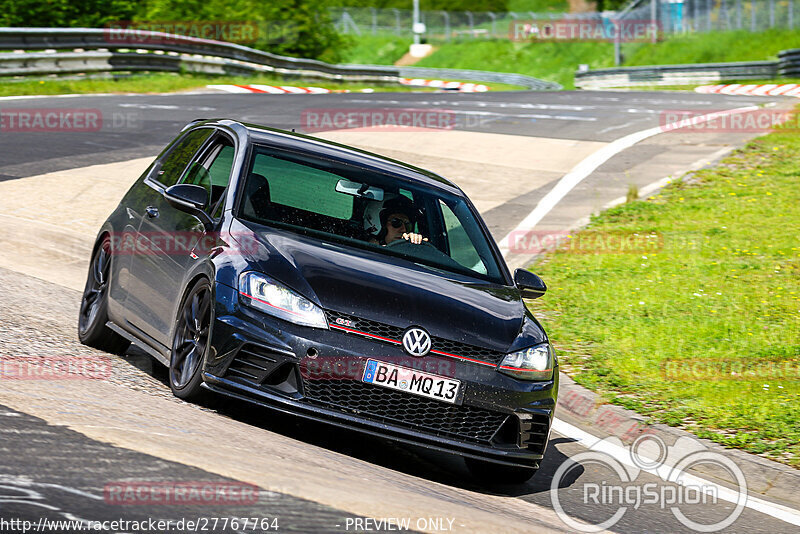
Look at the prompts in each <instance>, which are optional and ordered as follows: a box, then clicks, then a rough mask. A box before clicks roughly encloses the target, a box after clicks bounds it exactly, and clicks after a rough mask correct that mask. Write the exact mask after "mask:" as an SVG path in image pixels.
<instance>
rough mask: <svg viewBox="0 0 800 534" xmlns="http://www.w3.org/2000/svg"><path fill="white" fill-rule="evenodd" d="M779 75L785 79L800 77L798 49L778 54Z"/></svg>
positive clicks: (799, 54) (799, 50) (799, 53)
mask: <svg viewBox="0 0 800 534" xmlns="http://www.w3.org/2000/svg"><path fill="white" fill-rule="evenodd" d="M778 59H779V60H780V67H779V71H780V75H781V76H784V77H787V78H796V77H798V76H800V48H794V49H792V50H784V51H783V52H781V53H779V54H778Z"/></svg>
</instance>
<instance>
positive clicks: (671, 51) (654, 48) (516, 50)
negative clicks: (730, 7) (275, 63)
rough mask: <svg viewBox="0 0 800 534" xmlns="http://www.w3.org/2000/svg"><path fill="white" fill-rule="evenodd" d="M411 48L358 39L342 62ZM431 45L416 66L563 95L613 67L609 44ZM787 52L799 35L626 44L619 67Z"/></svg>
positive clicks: (392, 56) (388, 56) (718, 35)
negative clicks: (542, 85)
mask: <svg viewBox="0 0 800 534" xmlns="http://www.w3.org/2000/svg"><path fill="white" fill-rule="evenodd" d="M410 42H411V41H410V40H409V39H400V38H397V37H385V36H362V37H360V38H359V41H358V42H357V44H356V45H355V47H354V48H352V49H351V50H350V51H349V52H347V53H345V61H346V62H348V63H380V64H391V63H394V62H395V61H397V60H398V59H400V57H402V55H403V54H404V53H405V52H406V51H407V49H408V44H410ZM432 44H434V46H437V47H438V50H437V51H436V52H434V53H433V54H432V55H431V56H429V57H427V58H424V59H422V60H421V61H420V62H419V63H417V64H416V66H419V67H440V68H455V69H476V70H489V71H499V72H516V73H520V74H526V75H528V76H534V77H537V78H542V79H544V80H550V81H555V82H558V83H560V84H561V85H563V86H564V88H565V89H572V88H574V83H573V82H574V74H575V71H576V70H577V69H578V65H580V64H582V63H583V64H587V65H589V68H591V69H601V68H608V67H613V66H614V48H613V45H612V44H611V43H600V42H554V41H550V42H531V43H514V42H511V41H509V40H506V39H486V40H471V39H464V40H460V41H451V42H433V43H432ZM789 48H800V31H790V30H769V31H765V32H761V33H750V32H746V31H732V32H712V33H699V34H692V35H687V36H679V37H672V38H670V39H667V40H665V41H662V42H660V43H657V44H652V43H627V44H625V45H623V52H624V55H625V63H624V65H625V66H636V65H668V64H682V63H709V62H710V63H714V62H728V61H756V60H770V59H775V58H776V57H777V54H778V52H779V51H781V50H786V49H789Z"/></svg>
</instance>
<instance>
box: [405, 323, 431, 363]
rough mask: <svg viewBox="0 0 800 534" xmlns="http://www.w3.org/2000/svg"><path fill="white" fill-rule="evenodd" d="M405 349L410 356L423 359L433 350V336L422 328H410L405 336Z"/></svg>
mask: <svg viewBox="0 0 800 534" xmlns="http://www.w3.org/2000/svg"><path fill="white" fill-rule="evenodd" d="M403 348H404V349H406V352H407V353H409V354H410V355H412V356H416V357H418V358H421V357H422V356H425V355H426V354H428V352H429V351H430V350H431V336H429V335H428V333H427V332H426V331H425V330H423V329H422V328H416V327H415V328H409V329H408V330H406V333H405V334H403Z"/></svg>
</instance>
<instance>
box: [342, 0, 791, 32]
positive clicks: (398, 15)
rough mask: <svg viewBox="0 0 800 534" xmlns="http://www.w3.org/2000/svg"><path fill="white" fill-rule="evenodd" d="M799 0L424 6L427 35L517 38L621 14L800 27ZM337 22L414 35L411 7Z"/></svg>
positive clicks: (672, 24)
mask: <svg viewBox="0 0 800 534" xmlns="http://www.w3.org/2000/svg"><path fill="white" fill-rule="evenodd" d="M796 3H800V0H641V1H640V2H638V3H634V4H631V5H629V8H627V9H625V10H623V11H620V12H613V11H606V12H602V13H600V12H589V13H535V12H508V13H493V12H470V11H421V12H420V19H421V22H422V23H424V24H425V28H426V31H425V33H424V34H423V38H425V39H427V40H432V41H449V40H451V39H497V38H513V36H514V30H513V28H514V25H515V24H519V23H520V22H525V21H535V22H537V23H539V24H542V23H545V24H546V23H547V22H548V21H562V22H563V21H591V22H593V23H595V24H601V25H609V24H613V23H614V21H619V20H626V21H627V20H637V21H644V20H647V21H650V22H651V23H653V24H655V25H656V27H657V29H658V33H659V34H660V35H662V36H663V35H670V34H677V33H691V32H711V31H730V30H747V31H751V32H759V31H764V30H767V29H770V28H785V29H795V28H798V27H800V13H797V8H798V6H797V5H795V4H796ZM330 15H331V18H332V19H333V21H334V24H335V25H336V28H337V29H338V30H339V31H340V32H341V33H345V34H350V35H356V36H360V35H397V36H402V37H412V36H413V31H412V25H413V15H412V11H411V10H404V9H377V8H355V7H348V8H341V7H338V8H330Z"/></svg>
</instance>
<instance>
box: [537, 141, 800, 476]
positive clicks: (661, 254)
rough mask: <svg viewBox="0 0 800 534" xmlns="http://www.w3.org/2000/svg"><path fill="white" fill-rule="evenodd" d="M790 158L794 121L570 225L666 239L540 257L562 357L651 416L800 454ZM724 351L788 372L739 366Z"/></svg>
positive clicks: (774, 453) (799, 344)
mask: <svg viewBox="0 0 800 534" xmlns="http://www.w3.org/2000/svg"><path fill="white" fill-rule="evenodd" d="M798 162H800V134H798V133H797V130H795V131H794V132H782V133H772V134H769V135H767V136H764V137H762V138H759V139H757V140H755V141H753V142H751V143H750V144H749V145H748V146H747V147H746V148H744V149H743V150H741V151H738V152H737V153H735V154H734V155H732V156H731V157H729V158H727V159H725V160H724V161H723V162H722V163H721V164H720V165H718V166H716V167H715V168H712V169H707V170H702V171H698V172H696V173H694V174H693V175H692V176H691V177H690V178H689V179H688V180H685V181H683V182H677V183H673V184H672V185H670V186H668V187H667V188H666V189H664V190H663V191H662V192H660V193H658V194H655V196H653V197H650V198H648V199H644V200H640V201H634V202H630V203H627V204H624V205H622V206H619V207H617V208H614V209H611V210H608V211H606V212H605V213H603V214H601V215H599V216H597V217H595V218H594V219H593V221H592V223H591V224H590V227H589V228H588V229H587V230H585V231H584V232H583V233H579V234H577V235H576V236H573V239H579V238H581V236H586V235H597V233H601V234H602V233H605V232H612V233H614V232H623V233H624V232H637V233H639V234H648V233H653V232H654V233H656V234H661V235H662V236H663V248H662V249H661V250H658V251H657V252H644V253H642V252H639V253H637V254H631V253H627V254H621V253H620V254H608V253H606V254H574V253H573V254H570V253H568V252H566V251H562V252H557V253H553V254H550V255H549V256H547V257H546V258H545V259H544V260H543V261H542V262H540V263H539V264H538V265H536V266H534V267H533V268H532V270H533V271H535V272H537V273H538V274H540V275H541V276H542V278H543V279H544V280H545V281H546V282H547V285H548V287H549V288H550V290H549V291H548V293H547V295H545V297H544V298H542V299H540V300H537V301H533V302H532V303H531V307H532V309H533V310H534V312H535V313H536V314H537V315H538V316H539V317H541V318H542V319H543V321H544V324H545V325H546V327H547V328H548V332H549V334H550V336H551V339H552V340H553V343H554V345H555V346H556V349H557V352H558V353H559V356H560V361H561V363H562V369H563V370H564V371H565V372H567V373H568V374H570V375H571V376H572V377H573V378H574V379H575V380H576V381H577V382H578V383H580V384H583V385H585V386H587V387H589V388H591V389H593V390H596V391H598V392H600V393H601V394H603V395H604V396H605V397H606V398H607V399H608V400H610V401H611V402H613V403H615V404H619V405H621V406H624V407H627V408H630V409H633V410H636V411H638V412H640V413H642V414H645V415H648V416H650V417H651V420H652V421H655V422H662V423H666V424H669V425H673V426H678V427H682V428H684V429H686V430H689V431H691V432H694V433H695V434H697V435H699V436H701V437H705V438H709V439H712V440H714V441H717V442H719V443H722V444H724V445H727V446H731V447H736V448H741V449H744V450H746V451H750V452H753V453H759V454H762V455H764V456H766V457H769V458H772V459H775V460H778V461H781V462H784V463H787V464H789V465H792V466H795V467H799V466H800V242H798V239H797V236H798V235H800V210H798V208H797V207H798V205H800V179H799V178H798V176H800V163H798ZM586 232H590V233H589V234H587V233H586ZM617 235H618V234H617ZM721 360H722V361H733V362H738V363H744V364H747V363H752V362H776V363H784V364H785V363H786V362H789V364H790V365H792V366H793V368H794V369H795V371H796V372H795V373H794V374H793V375H792V376H790V377H788V378H784V379H781V378H780V377H774V376H773V377H768V378H760V379H752V380H745V379H741V377H742V374H741V373H740V374H739V375H736V376H734V375H731V374H730V373H729V372H727V371H726V370H725V369H724V368H720V367H719V364H717V363H715V362H718V361H721ZM670 361H671V362H676V364H677V365H685V364H698V363H701V364H702V363H705V364H708V365H710V366H711V369H717V370H718V371H717V374H716V375H715V378H716V379H714V380H683V379H681V377H678V378H675V377H671V376H668V375H667V374H666V373H665V372H664V369H666V368H667V367H665V366H666V365H667V362H670ZM756 378H758V377H756Z"/></svg>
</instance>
